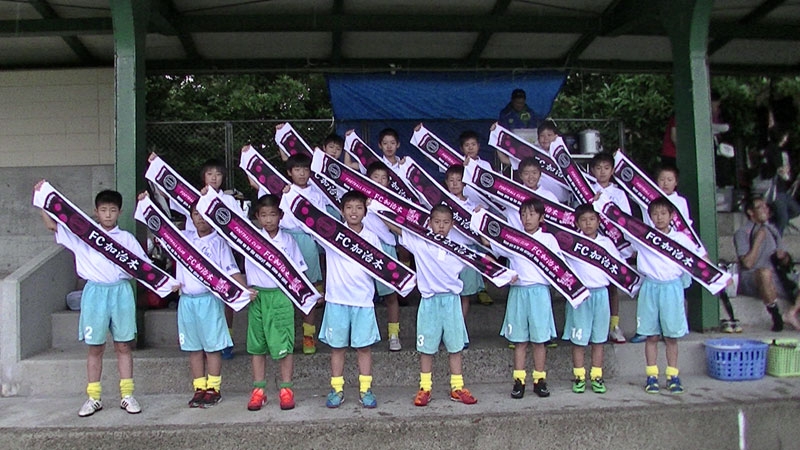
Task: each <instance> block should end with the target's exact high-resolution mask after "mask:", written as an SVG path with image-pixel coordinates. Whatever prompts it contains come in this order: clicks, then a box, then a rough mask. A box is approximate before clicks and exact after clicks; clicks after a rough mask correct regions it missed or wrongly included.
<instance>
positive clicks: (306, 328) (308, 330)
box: [303, 322, 317, 337]
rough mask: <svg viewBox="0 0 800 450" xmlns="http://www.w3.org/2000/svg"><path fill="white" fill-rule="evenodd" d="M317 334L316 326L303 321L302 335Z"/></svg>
mask: <svg viewBox="0 0 800 450" xmlns="http://www.w3.org/2000/svg"><path fill="white" fill-rule="evenodd" d="M315 334H317V326H316V325H311V324H310V323H305V322H303V336H312V337H313V336H314V335H315Z"/></svg>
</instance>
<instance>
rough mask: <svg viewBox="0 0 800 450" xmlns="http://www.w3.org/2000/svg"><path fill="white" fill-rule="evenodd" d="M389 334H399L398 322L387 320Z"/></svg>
mask: <svg viewBox="0 0 800 450" xmlns="http://www.w3.org/2000/svg"><path fill="white" fill-rule="evenodd" d="M389 336H400V322H389Z"/></svg>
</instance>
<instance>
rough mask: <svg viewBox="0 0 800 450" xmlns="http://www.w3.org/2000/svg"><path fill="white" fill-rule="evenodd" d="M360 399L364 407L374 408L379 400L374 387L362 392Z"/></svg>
mask: <svg viewBox="0 0 800 450" xmlns="http://www.w3.org/2000/svg"><path fill="white" fill-rule="evenodd" d="M328 398H330V396H329V397H328ZM358 401H359V403H361V406H363V407H364V408H369V409H372V408H375V407H377V406H378V400H377V399H376V398H375V394H373V393H372V389H369V390H368V391H367V392H361V393H360V397H359V399H358Z"/></svg>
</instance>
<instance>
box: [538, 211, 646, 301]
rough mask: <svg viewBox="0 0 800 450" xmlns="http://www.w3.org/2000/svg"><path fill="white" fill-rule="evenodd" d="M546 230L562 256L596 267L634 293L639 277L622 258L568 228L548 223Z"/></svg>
mask: <svg viewBox="0 0 800 450" xmlns="http://www.w3.org/2000/svg"><path fill="white" fill-rule="evenodd" d="M547 231H548V232H549V233H550V234H552V235H553V236H554V237H555V238H556V241H558V246H559V247H561V252H562V253H563V254H564V256H566V257H567V258H571V259H574V260H576V261H582V262H585V263H587V264H589V265H591V266H594V267H596V268H597V269H599V270H601V271H603V272H604V273H605V274H606V276H607V277H608V280H609V281H611V282H612V283H614V285H616V286H617V287H619V288H620V289H622V290H623V291H625V293H627V294H628V295H630V296H631V297H633V296H635V295H636V292H637V291H638V290H639V282H640V281H641V277H640V275H639V273H638V272H636V270H634V269H633V268H632V267H631V266H629V265H628V263H626V262H625V260H624V259H622V258H617V257H616V256H615V255H613V254H611V253H609V252H608V250H607V249H605V248H604V247H602V246H601V245H599V244H598V243H597V242H595V241H593V240H591V239H589V238H588V237H586V236H584V235H582V234H580V233H576V232H575V231H574V230H571V229H569V228H565V227H562V226H560V225H556V224H550V225H549V226H548V227H547Z"/></svg>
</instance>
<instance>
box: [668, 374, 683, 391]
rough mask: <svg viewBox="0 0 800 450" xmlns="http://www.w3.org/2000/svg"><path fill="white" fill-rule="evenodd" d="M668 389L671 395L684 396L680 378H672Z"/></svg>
mask: <svg viewBox="0 0 800 450" xmlns="http://www.w3.org/2000/svg"><path fill="white" fill-rule="evenodd" d="M667 389H668V390H669V393H670V394H683V385H682V384H681V379H680V378H678V377H672V378H670V379H669V380H667Z"/></svg>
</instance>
